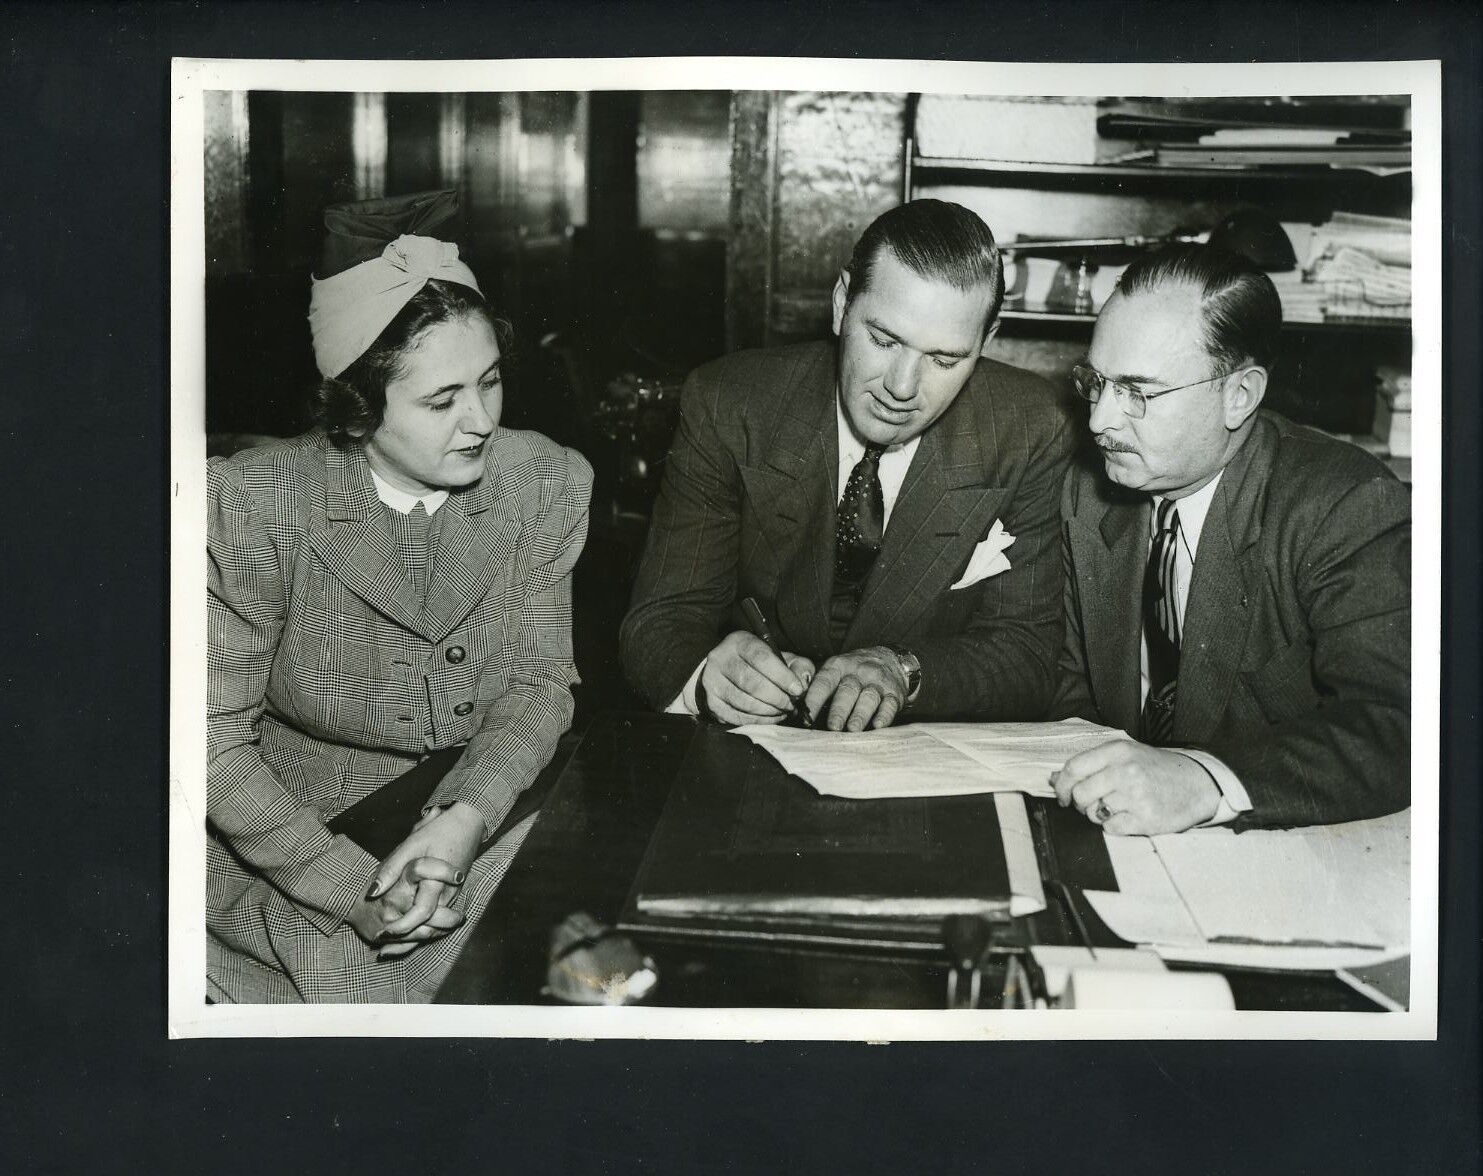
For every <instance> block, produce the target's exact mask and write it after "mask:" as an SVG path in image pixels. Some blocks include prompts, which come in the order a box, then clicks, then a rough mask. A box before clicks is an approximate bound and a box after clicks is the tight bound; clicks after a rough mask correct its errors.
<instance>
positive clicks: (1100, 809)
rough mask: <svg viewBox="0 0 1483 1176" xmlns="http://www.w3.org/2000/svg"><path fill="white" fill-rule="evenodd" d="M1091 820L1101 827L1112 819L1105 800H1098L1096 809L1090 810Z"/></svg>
mask: <svg viewBox="0 0 1483 1176" xmlns="http://www.w3.org/2000/svg"><path fill="white" fill-rule="evenodd" d="M1092 819H1093V820H1095V821H1096V822H1097V824H1099V825H1101V824H1104V823H1105V822H1107V821H1109V820H1111V819H1112V810H1111V809H1110V808H1108V807H1107V801H1106V800H1099V801H1098V802H1097V807H1096V808H1094V809H1093V810H1092Z"/></svg>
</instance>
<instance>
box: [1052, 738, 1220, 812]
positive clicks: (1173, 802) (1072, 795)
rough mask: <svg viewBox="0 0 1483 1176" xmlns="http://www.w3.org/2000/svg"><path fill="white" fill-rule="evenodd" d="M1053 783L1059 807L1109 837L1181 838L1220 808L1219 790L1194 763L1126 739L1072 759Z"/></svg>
mask: <svg viewBox="0 0 1483 1176" xmlns="http://www.w3.org/2000/svg"><path fill="white" fill-rule="evenodd" d="M1053 782H1054V784H1055V789H1056V799H1057V800H1059V801H1060V802H1061V807H1062V808H1065V807H1066V806H1067V805H1075V806H1076V807H1077V809H1079V810H1080V811H1081V812H1082V813H1083V814H1084V815H1085V816H1086V817H1087V819H1088V820H1090V821H1092V822H1094V823H1095V824H1098V825H1101V826H1102V828H1104V829H1106V830H1107V832H1109V833H1123V834H1133V833H1142V834H1145V835H1147V834H1153V833H1182V832H1184V830H1186V829H1193V828H1194V827H1195V826H1196V825H1203V824H1205V822H1207V821H1209V820H1210V819H1211V818H1212V817H1213V816H1215V811H1216V808H1217V807H1218V806H1219V804H1220V789H1218V788H1217V787H1216V785H1215V781H1214V780H1213V779H1212V778H1211V776H1210V773H1209V772H1207V771H1206V770H1205V769H1204V768H1203V767H1201V765H1200V764H1199V763H1197V762H1196V761H1195V760H1193V759H1191V758H1190V757H1189V756H1187V755H1181V754H1180V753H1179V752H1177V751H1168V750H1165V749H1163V748H1158V747H1149V746H1148V745H1147V744H1145V743H1134V742H1133V741H1132V740H1129V739H1117V740H1114V741H1112V742H1111V743H1104V744H1102V745H1101V746H1099V747H1093V748H1091V749H1090V750H1089V751H1084V752H1082V753H1081V754H1080V755H1075V756H1072V757H1071V758H1070V759H1069V760H1067V761H1066V766H1065V767H1063V768H1062V769H1061V772H1060V775H1059V776H1057V777H1055V778H1054V781H1053Z"/></svg>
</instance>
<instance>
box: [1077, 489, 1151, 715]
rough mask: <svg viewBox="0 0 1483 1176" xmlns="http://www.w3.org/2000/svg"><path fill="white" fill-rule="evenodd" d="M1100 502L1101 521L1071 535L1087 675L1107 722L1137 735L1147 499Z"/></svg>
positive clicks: (1118, 498) (1119, 497)
mask: <svg viewBox="0 0 1483 1176" xmlns="http://www.w3.org/2000/svg"><path fill="white" fill-rule="evenodd" d="M1098 484H1099V486H1105V483H1103V482H1102V481H1101V479H1099V480H1098ZM1102 501H1103V503H1104V509H1103V511H1102V513H1101V516H1100V517H1098V516H1097V514H1096V513H1095V511H1094V512H1093V513H1092V514H1091V515H1090V516H1089V518H1088V520H1087V526H1086V527H1085V528H1084V529H1082V530H1081V531H1080V533H1079V534H1074V535H1073V543H1074V544H1075V545H1076V550H1075V551H1074V552H1073V554H1074V561H1073V562H1074V564H1075V574H1076V577H1077V584H1076V587H1077V595H1078V597H1079V599H1080V600H1081V619H1082V626H1083V629H1084V632H1083V641H1084V648H1085V654H1086V663H1087V676H1088V678H1090V679H1091V684H1092V696H1093V698H1094V699H1095V700H1096V703H1097V709H1098V710H1099V711H1100V712H1101V714H1102V716H1103V718H1104V719H1105V720H1107V721H1108V722H1109V723H1110V724H1111V725H1113V726H1115V727H1120V728H1122V729H1123V730H1124V731H1127V732H1129V733H1130V734H1132V735H1137V733H1138V728H1139V724H1140V720H1141V711H1142V706H1141V705H1140V701H1139V695H1140V693H1141V686H1140V684H1139V672H1140V669H1139V663H1140V661H1141V657H1142V649H1141V644H1142V639H1143V615H1142V599H1143V571H1144V568H1145V567H1146V566H1147V563H1148V500H1147V499H1146V498H1143V497H1141V496H1140V497H1136V498H1134V497H1128V496H1124V495H1120V494H1119V495H1116V496H1115V497H1111V498H1104V499H1103V500H1102Z"/></svg>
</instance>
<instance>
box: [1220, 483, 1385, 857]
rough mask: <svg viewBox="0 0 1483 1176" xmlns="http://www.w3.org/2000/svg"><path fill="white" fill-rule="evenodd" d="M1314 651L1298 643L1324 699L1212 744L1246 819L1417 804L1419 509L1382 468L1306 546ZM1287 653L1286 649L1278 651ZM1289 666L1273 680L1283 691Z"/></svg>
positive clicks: (1295, 659) (1357, 812)
mask: <svg viewBox="0 0 1483 1176" xmlns="http://www.w3.org/2000/svg"><path fill="white" fill-rule="evenodd" d="M1299 558H1300V565H1299V567H1300V575H1299V581H1298V583H1299V594H1300V598H1301V604H1302V606H1303V608H1304V610H1305V612H1306V613H1307V616H1308V621H1309V632H1310V635H1311V636H1310V640H1311V649H1309V648H1305V647H1303V646H1301V645H1300V646H1299V647H1297V648H1294V649H1292V650H1290V651H1289V652H1290V657H1289V658H1288V664H1289V665H1290V667H1291V668H1290V670H1289V672H1290V673H1293V674H1305V675H1306V674H1310V673H1311V676H1312V684H1313V686H1314V688H1316V689H1317V691H1318V694H1319V698H1320V702H1319V707H1318V709H1317V711H1312V710H1306V711H1303V712H1300V713H1298V714H1296V715H1295V716H1294V717H1291V718H1288V719H1286V720H1285V721H1282V722H1279V723H1276V724H1274V725H1273V727H1272V728H1271V732H1270V734H1269V735H1267V736H1264V737H1263V738H1260V739H1249V738H1248V739H1241V740H1235V739H1232V740H1230V741H1229V745H1221V744H1219V743H1217V744H1215V745H1212V746H1211V747H1210V751H1212V752H1213V753H1214V754H1216V755H1218V756H1219V757H1220V758H1221V759H1222V760H1223V761H1224V762H1225V763H1226V764H1227V765H1228V766H1229V767H1230V768H1231V770H1232V771H1234V772H1235V773H1236V776H1237V777H1238V778H1239V779H1240V781H1241V783H1242V784H1243V785H1244V786H1245V788H1246V790H1247V792H1248V793H1249V795H1250V797H1251V801H1252V806H1253V807H1252V810H1251V811H1250V812H1249V813H1245V814H1243V815H1242V816H1241V817H1240V818H1238V820H1237V821H1236V822H1235V827H1236V828H1242V827H1249V826H1260V825H1281V826H1287V825H1311V824H1321V823H1332V822H1337V821H1351V820H1359V819H1362V818H1366V817H1376V816H1382V815H1384V814H1386V813H1390V812H1395V811H1397V810H1399V809H1402V808H1405V807H1406V806H1407V805H1409V804H1410V802H1411V766H1410V750H1411V670H1410V651H1411V587H1410V566H1411V511H1410V500H1409V496H1408V493H1407V491H1406V488H1405V487H1404V486H1403V485H1401V483H1399V482H1397V481H1395V480H1394V479H1390V478H1383V479H1382V478H1374V479H1371V480H1370V481H1367V482H1362V483H1360V484H1359V485H1357V486H1355V487H1354V488H1353V489H1352V490H1350V491H1348V492H1347V493H1346V494H1345V495H1344V496H1343V497H1342V498H1341V499H1340V500H1339V501H1338V502H1337V503H1336V504H1335V505H1334V506H1333V507H1332V508H1331V509H1330V510H1328V511H1327V512H1326V513H1325V515H1324V517H1323V519H1322V522H1321V524H1319V525H1318V526H1316V527H1315V528H1314V533H1313V536H1312V538H1311V540H1310V541H1309V542H1308V545H1307V548H1306V550H1304V551H1303V552H1301V554H1300V556H1299ZM1279 656H1281V655H1279ZM1282 681H1283V675H1281V674H1280V673H1279V674H1278V676H1277V680H1274V681H1272V682H1267V683H1264V691H1266V692H1268V693H1270V694H1274V695H1276V694H1280V693H1281V689H1282Z"/></svg>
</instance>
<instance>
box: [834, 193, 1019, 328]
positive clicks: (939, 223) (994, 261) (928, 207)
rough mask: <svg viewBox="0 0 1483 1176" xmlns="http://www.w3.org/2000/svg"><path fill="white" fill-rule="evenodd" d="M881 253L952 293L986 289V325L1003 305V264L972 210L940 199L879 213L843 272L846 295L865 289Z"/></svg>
mask: <svg viewBox="0 0 1483 1176" xmlns="http://www.w3.org/2000/svg"><path fill="white" fill-rule="evenodd" d="M882 249H889V250H890V251H891V253H892V255H893V256H895V258H896V260H897V261H899V262H901V264H902V265H904V266H906V267H907V268H908V269H910V270H913V271H915V272H916V273H918V274H920V275H921V276H922V277H924V278H934V279H936V280H937V281H941V282H946V283H947V284H948V285H950V286H952V287H954V288H955V289H958V290H974V289H977V288H978V287H980V286H983V285H989V286H991V287H992V288H993V291H994V303H993V307H992V309H991V310H990V312H989V322H991V323H992V322H993V321H994V319H995V317H996V316H997V315H998V314H999V306H1000V303H1002V302H1003V301H1004V263H1003V261H1002V260H1001V259H1000V257H999V247H998V246H997V245H996V244H994V234H993V233H991V232H990V231H989V226H988V225H986V224H984V222H983V219H982V218H981V217H980V216H979V215H978V214H977V213H975V212H972V211H970V210H969V209H966V208H964V207H963V206H962V205H961V204H951V203H949V202H948V201H946V200H912V201H909V202H908V203H906V204H899V205H897V206H896V207H895V208H893V209H891V210H889V211H888V212H883V213H881V215H880V216H878V217H876V218H875V220H873V221H872V222H871V223H870V226H869V228H867V229H866V230H865V232H863V233H862V234H861V235H860V239H859V240H858V241H857V242H855V251H854V253H852V254H851V255H850V263H849V266H848V267H847V269H848V270H849V275H850V291H849V296H850V297H851V298H855V297H857V296H858V295H860V294H863V293H865V291H866V290H867V289H868V288H869V286H870V275H871V270H872V269H874V267H875V262H876V259H877V258H878V257H879V256H880V253H881V250H882Z"/></svg>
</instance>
